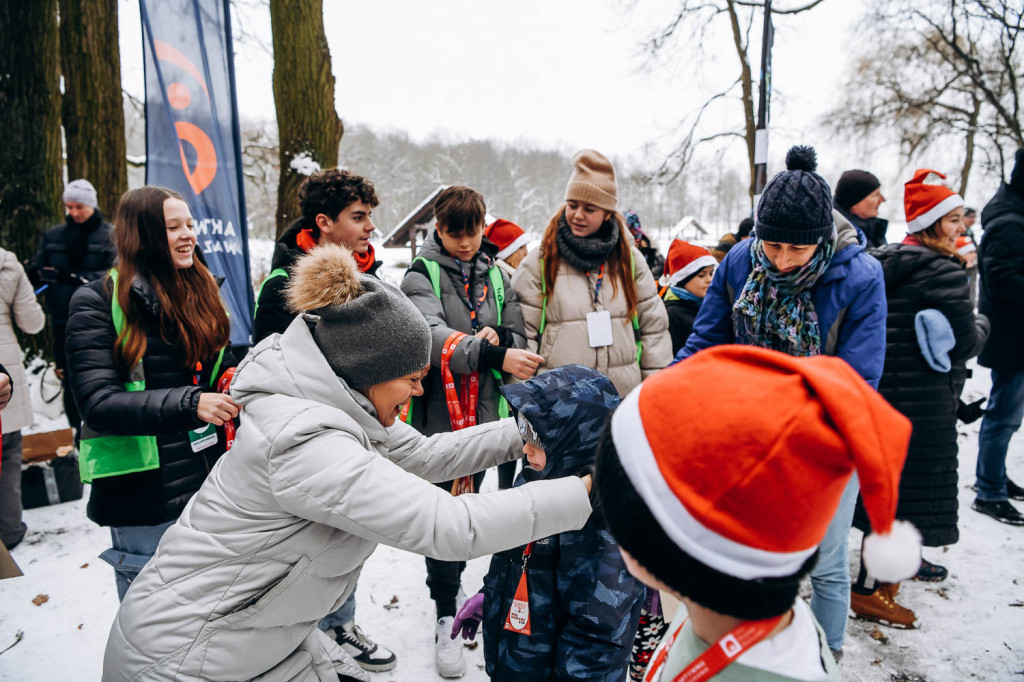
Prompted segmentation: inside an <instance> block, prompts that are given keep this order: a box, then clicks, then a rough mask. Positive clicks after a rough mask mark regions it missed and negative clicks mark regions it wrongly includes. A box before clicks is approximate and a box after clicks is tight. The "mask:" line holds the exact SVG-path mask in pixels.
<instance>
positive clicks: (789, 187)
mask: <svg viewBox="0 0 1024 682" xmlns="http://www.w3.org/2000/svg"><path fill="white" fill-rule="evenodd" d="M817 167H818V161H817V157H816V155H815V153H814V149H813V148H812V147H803V146H796V147H793V148H792V149H790V150H789V152H787V153H786V170H784V171H783V172H781V173H779V174H778V175H776V176H775V177H774V178H772V179H771V182H769V183H768V186H767V187H765V188H764V192H762V193H761V201H760V202H758V204H757V215H756V216H755V219H756V222H755V226H754V234H755V235H756V236H757V237H758V238H759V239H760V240H761V241H766V242H778V243H780V244H821V243H823V242H825V241H827V240H828V239H829V238H831V236H832V233H833V232H834V231H835V219H834V218H833V217H832V190H830V189H829V186H828V183H827V182H825V179H824V178H822V177H821V176H820V175H818V174H817V173H815V172H814V171H815V169H816V168H817Z"/></svg>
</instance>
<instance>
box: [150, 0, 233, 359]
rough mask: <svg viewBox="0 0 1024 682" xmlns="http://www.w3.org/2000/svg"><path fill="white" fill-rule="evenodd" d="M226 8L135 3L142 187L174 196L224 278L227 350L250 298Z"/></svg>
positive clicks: (187, 1) (219, 3) (200, 1)
mask: <svg viewBox="0 0 1024 682" xmlns="http://www.w3.org/2000/svg"><path fill="white" fill-rule="evenodd" d="M228 3H229V0H139V6H140V8H141V14H142V37H143V52H144V54H145V60H146V184H149V185H161V186H163V187H170V188H171V189H174V190H176V191H178V192H180V193H181V195H182V196H183V197H185V201H186V202H187V203H188V205H189V207H190V208H191V209H192V216H193V217H194V218H195V226H196V238H197V239H198V243H199V248H200V249H201V250H202V253H203V256H204V257H205V258H206V263H207V265H208V266H209V268H210V270H211V271H212V272H213V273H214V274H215V275H218V276H220V277H223V278H224V284H223V286H222V287H221V294H222V295H223V297H224V300H225V301H227V304H228V308H229V310H230V313H231V343H232V344H234V345H248V344H249V337H250V334H251V333H252V317H253V297H252V285H251V284H250V280H249V245H248V239H247V230H246V218H245V195H244V194H243V189H242V159H241V145H240V143H239V133H238V111H237V106H236V104H235V73H234V63H233V50H232V46H231V17H230V14H229V12H228Z"/></svg>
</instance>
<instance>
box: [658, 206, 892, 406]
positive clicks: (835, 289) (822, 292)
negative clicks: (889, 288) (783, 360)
mask: <svg viewBox="0 0 1024 682" xmlns="http://www.w3.org/2000/svg"><path fill="white" fill-rule="evenodd" d="M836 226H837V228H838V229H839V243H838V244H837V246H836V254H835V256H833V257H832V263H831V264H830V265H829V268H828V270H826V271H825V274H823V275H822V276H821V277H820V278H819V279H818V281H817V282H816V283H815V284H814V288H813V289H814V291H813V294H812V299H813V301H814V308H815V310H816V311H817V313H818V322H819V324H820V326H821V338H822V344H823V352H824V353H825V354H826V355H835V356H837V357H840V358H842V359H843V360H846V362H847V363H849V365H850V366H851V367H853V369H854V370H856V372H857V373H858V374H860V375H861V376H862V377H864V380H865V381H867V382H868V383H869V384H871V386H873V387H874V388H878V381H879V379H881V377H882V366H883V365H884V364H885V318H886V315H887V313H888V307H887V305H886V299H885V279H884V278H883V276H882V266H881V265H880V264H879V262H878V261H877V260H876V259H875V258H874V257H872V256H871V255H869V254H868V253H866V252H865V250H864V247H863V246H862V245H861V244H860V243H859V241H858V239H857V233H856V230H855V229H854V228H853V226H851V225H850V224H849V223H848V222H847V221H846V220H839V219H837V221H836ZM752 243H753V240H750V239H747V240H744V241H742V242H740V243H739V244H737V245H736V246H734V247H732V249H731V250H730V251H729V253H728V254H726V256H725V258H724V259H723V260H722V264H721V265H720V266H719V267H718V270H717V271H716V272H715V277H714V279H713V280H712V281H711V286H710V287H709V288H708V293H707V295H706V296H705V297H704V303H702V304H701V307H700V312H699V313H698V314H697V319H696V321H695V322H694V324H693V333H692V334H690V337H689V339H687V341H686V345H685V346H683V348H682V349H681V350H680V351H679V353H677V354H676V358H675V361H674V362H673V364H675V362H679V361H680V360H684V359H686V358H688V357H690V356H691V355H693V354H694V353H696V352H697V351H699V350H703V349H704V348H710V347H711V346H720V345H722V344H727V343H736V338H735V335H734V330H733V324H732V307H733V305H734V304H735V302H736V299H737V298H738V297H739V295H740V293H741V292H742V291H743V285H744V284H746V281H747V277H748V276H749V275H750V270H751V264H750V246H751V244H752Z"/></svg>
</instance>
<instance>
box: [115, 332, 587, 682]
mask: <svg viewBox="0 0 1024 682" xmlns="http://www.w3.org/2000/svg"><path fill="white" fill-rule="evenodd" d="M231 394H232V397H234V398H235V400H237V401H238V402H239V403H241V404H242V405H243V406H244V407H243V410H242V415H241V427H240V429H239V431H238V435H237V439H236V440H235V443H234V447H233V448H232V450H231V451H230V452H229V453H228V454H227V455H225V456H224V457H223V458H221V459H220V461H219V462H218V463H217V465H216V466H215V467H214V468H213V471H212V472H211V473H210V475H209V477H208V478H207V479H206V482H205V483H204V484H203V487H202V488H201V489H200V490H199V492H198V493H197V494H196V495H195V497H193V498H192V500H191V502H190V503H189V505H188V506H187V507H186V508H185V510H184V511H183V512H182V515H181V518H179V519H178V522H177V523H176V524H175V525H173V526H171V527H170V528H169V529H168V530H167V532H166V534H165V535H164V536H163V539H162V540H161V542H160V546H159V548H158V549H157V552H156V555H155V556H154V557H153V559H152V560H151V561H150V562H149V563H148V564H147V565H146V567H145V568H144V569H143V571H142V572H141V573H140V574H139V576H138V578H136V579H135V581H134V583H133V584H132V587H131V589H130V590H129V591H128V594H127V596H126V597H125V600H124V602H123V603H122V604H121V608H120V610H119V611H118V613H117V617H116V618H115V621H114V624H113V626H112V628H111V632H110V639H109V641H108V642H107V649H106V655H105V658H104V666H103V679H104V680H108V681H110V680H128V679H132V680H135V679H138V680H170V679H174V680H200V679H201V680H247V679H260V680H324V681H329V682H337V679H338V678H337V671H340V670H343V667H342V666H343V663H344V659H345V658H346V655H345V654H344V653H343V652H342V650H341V648H340V647H338V646H337V645H336V644H335V643H334V642H333V641H331V640H330V639H329V638H328V637H327V636H326V635H324V634H323V633H321V632H320V631H319V630H317V627H316V625H317V621H319V620H320V618H322V617H323V616H325V615H327V614H328V613H331V612H333V611H334V610H335V609H337V608H338V607H340V606H341V604H342V603H343V602H344V601H345V599H346V598H347V597H348V595H349V593H350V592H351V591H352V589H353V587H354V585H355V583H356V580H357V578H358V576H359V571H360V569H361V567H362V565H363V562H364V561H366V559H367V557H369V556H370V554H372V553H373V550H374V549H375V548H376V546H377V544H378V543H385V544H388V545H391V546H394V547H399V548H401V549H404V550H407V551H410V552H416V553H419V554H424V555H427V556H431V557H434V558H438V559H446V560H451V561H454V560H466V559H470V558H473V557H477V556H482V555H486V554H491V553H493V552H496V551H499V550H503V549H508V548H510V547H515V546H517V545H522V544H524V543H526V542H529V541H531V540H534V539H538V538H542V537H546V536H548V535H552V534H555V533H559V532H562V531H565V530H570V529H572V530H575V529H579V528H582V527H583V524H584V523H585V522H586V520H587V517H588V516H589V515H590V504H589V502H588V499H587V493H586V488H585V487H584V485H583V483H582V481H580V480H579V479H578V478H567V479H559V480H554V481H539V482H536V483H530V484H528V485H525V486H520V487H518V488H515V489H513V490H506V491H502V492H497V493H490V494H486V495H463V496H460V497H452V496H451V495H450V494H448V493H447V492H446V491H443V490H441V489H440V488H437V487H435V486H433V485H431V484H430V483H428V481H444V480H450V479H453V478H456V477H458V476H463V475H467V474H470V473H474V472H477V471H481V470H483V469H487V468H489V467H492V466H495V465H497V464H500V463H502V462H505V461H508V460H511V459H514V458H515V457H516V456H517V455H518V453H520V451H521V449H522V440H521V438H520V436H519V431H518V429H517V428H516V426H515V423H514V421H513V420H510V419H506V420H502V421H500V422H494V423H491V424H485V425H482V426H477V427H474V428H472V429H466V430H463V431H459V432H457V433H448V434H440V435H437V436H433V437H430V438H427V437H424V436H422V435H420V434H419V433H417V432H416V431H415V430H414V429H412V428H411V427H409V426H408V425H406V424H403V423H402V422H401V421H396V423H395V425H394V426H392V427H391V428H388V429H385V428H384V427H383V426H381V425H380V423H379V422H378V421H377V419H376V417H374V416H371V414H370V413H369V411H368V410H369V409H372V407H371V406H370V404H369V403H368V401H366V400H365V399H363V398H362V396H360V395H359V394H357V393H354V392H352V391H350V389H349V388H348V387H347V386H346V385H345V384H344V382H343V381H342V380H341V379H339V378H337V376H336V375H335V374H334V373H333V372H332V371H331V369H330V367H329V366H328V364H327V361H326V360H325V359H324V357H323V355H322V354H321V353H320V351H319V350H318V348H317V346H316V344H315V342H314V341H313V338H312V336H311V334H310V332H309V328H308V326H307V324H306V322H305V320H304V319H303V318H302V317H298V318H296V320H295V321H294V322H293V323H292V324H291V326H289V328H288V329H287V330H286V331H285V333H284V334H281V335H278V334H274V335H271V336H270V337H268V338H266V339H264V340H263V341H262V342H260V344H259V345H257V346H256V347H255V348H253V350H252V351H250V353H249V355H248V356H247V357H246V359H245V360H244V361H243V362H242V364H241V365H239V368H238V371H237V374H236V376H235V380H234V382H233V384H232V387H231ZM424 479H426V480H424Z"/></svg>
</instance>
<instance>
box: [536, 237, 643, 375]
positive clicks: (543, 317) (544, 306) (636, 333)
mask: <svg viewBox="0 0 1024 682" xmlns="http://www.w3.org/2000/svg"><path fill="white" fill-rule="evenodd" d="M629 270H630V274H632V275H633V279H636V263H635V262H634V260H633V251H632V250H630V252H629ZM547 289H548V287H547V282H546V280H545V279H544V259H543V258H541V259H540V293H541V296H542V297H543V298H542V299H541V306H540V325H539V326H538V327H537V349H538V350H540V337H541V335H543V334H544V327H545V326H546V325H547V317H548V291H547ZM632 323H633V339H634V340H635V342H636V364H638V365H639V364H640V356H641V355H643V354H644V342H643V341H641V340H640V338H641V336H642V334H641V332H640V318H639V317H637V316H636V315H635V314H634V315H633V319H632Z"/></svg>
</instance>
